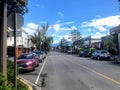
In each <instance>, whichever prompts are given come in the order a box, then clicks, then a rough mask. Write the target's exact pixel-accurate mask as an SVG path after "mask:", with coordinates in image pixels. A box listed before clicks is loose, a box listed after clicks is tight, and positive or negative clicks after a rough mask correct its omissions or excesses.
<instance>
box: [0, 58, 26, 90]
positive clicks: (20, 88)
mask: <svg viewBox="0 0 120 90" xmlns="http://www.w3.org/2000/svg"><path fill="white" fill-rule="evenodd" d="M17 74H19V70H18V67H17ZM7 79H8V85H9V86H12V87H13V84H14V62H12V61H11V60H7ZM0 90H2V89H0ZM8 90H9V89H8ZM12 90H15V89H14V88H12ZM17 90H28V87H27V86H26V85H25V84H24V83H23V82H21V81H20V80H19V79H17Z"/></svg>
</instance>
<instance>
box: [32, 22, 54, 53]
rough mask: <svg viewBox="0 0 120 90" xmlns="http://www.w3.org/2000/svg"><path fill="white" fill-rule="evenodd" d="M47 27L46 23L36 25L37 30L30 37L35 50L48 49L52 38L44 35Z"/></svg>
mask: <svg viewBox="0 0 120 90" xmlns="http://www.w3.org/2000/svg"><path fill="white" fill-rule="evenodd" d="M48 27H49V25H48V24H46V25H42V26H41V27H38V28H37V32H36V33H34V35H33V37H32V42H33V43H34V44H35V46H36V49H37V50H44V51H46V50H47V51H49V50H50V47H51V43H52V42H53V38H52V37H48V36H47V35H46V32H47V29H48Z"/></svg>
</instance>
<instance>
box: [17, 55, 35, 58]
mask: <svg viewBox="0 0 120 90" xmlns="http://www.w3.org/2000/svg"><path fill="white" fill-rule="evenodd" d="M32 58H33V55H31V54H23V55H20V56H19V57H18V58H17V59H32Z"/></svg>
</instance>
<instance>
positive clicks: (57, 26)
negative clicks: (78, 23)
mask: <svg viewBox="0 0 120 90" xmlns="http://www.w3.org/2000/svg"><path fill="white" fill-rule="evenodd" d="M51 28H52V26H50V28H49V29H51ZM53 28H54V30H55V31H65V30H73V28H76V27H75V26H73V27H68V26H63V24H54V25H53Z"/></svg>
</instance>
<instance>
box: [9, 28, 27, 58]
mask: <svg viewBox="0 0 120 90" xmlns="http://www.w3.org/2000/svg"><path fill="white" fill-rule="evenodd" d="M16 47H17V48H16V55H17V56H19V55H20V54H21V53H27V52H28V48H29V47H28V33H27V32H26V31H25V30H24V29H18V30H17V31H16ZM13 51H14V37H13V31H9V37H8V38H7V54H8V56H13V55H14V52H13Z"/></svg>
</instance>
